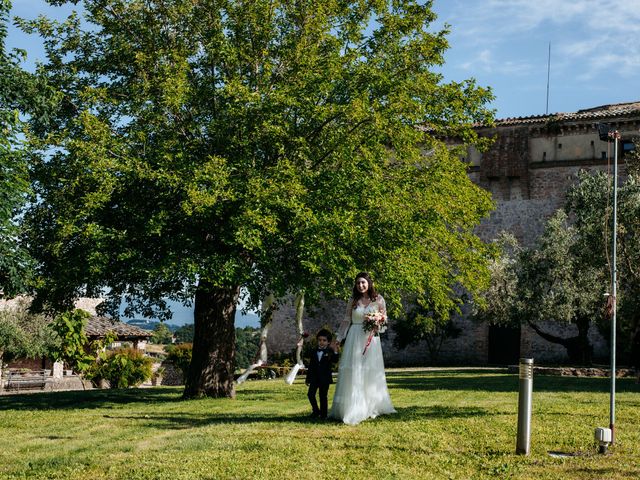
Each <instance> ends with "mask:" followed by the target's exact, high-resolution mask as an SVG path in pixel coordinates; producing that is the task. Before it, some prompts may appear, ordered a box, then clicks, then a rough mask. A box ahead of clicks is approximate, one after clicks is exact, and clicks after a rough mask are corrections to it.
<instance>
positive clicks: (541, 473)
mask: <svg viewBox="0 0 640 480" xmlns="http://www.w3.org/2000/svg"><path fill="white" fill-rule="evenodd" d="M387 379H388V383H389V387H390V390H391V396H392V399H393V401H394V404H395V406H396V409H397V410H398V413H397V414H396V415H390V416H384V417H380V418H377V419H375V420H368V421H366V422H363V423H362V424H360V425H358V426H346V425H343V424H340V423H335V422H320V421H314V420H311V419H309V418H308V413H309V411H310V409H309V406H308V403H307V400H306V387H305V386H304V383H303V382H302V380H301V379H299V380H297V381H296V382H295V383H294V385H292V386H286V385H284V383H283V382H282V381H281V380H264V381H250V382H246V383H245V384H243V385H241V386H240V387H238V393H237V398H236V399H235V400H228V399H203V400H188V401H185V400H181V399H180V396H181V389H179V388H154V389H131V390H120V391H86V392H61V393H39V394H31V395H19V396H4V397H0V478H2V479H27V478H28V479H87V480H89V479H91V480H97V479H127V480H135V479H172V480H173V479H226V478H238V479H246V478H278V479H279V478H285V479H299V478H301V479H306V478H341V479H343V478H407V479H409V478H411V479H415V478H434V479H440V478H442V479H449V478H451V479H483V478H500V479H503V478H517V479H536V480H538V479H557V478H570V479H573V478H575V479H603V478H606V479H622V478H629V479H631V478H633V479H636V478H640V460H638V459H640V428H639V427H640V408H638V407H640V387H639V386H638V385H636V384H635V383H634V381H633V380H632V379H620V380H618V382H617V386H618V394H617V422H616V423H617V425H616V427H617V438H616V446H615V448H613V449H612V450H611V453H610V454H609V455H598V454H596V448H595V445H594V442H593V430H594V428H595V427H598V426H607V425H608V423H609V394H608V388H609V381H608V379H605V378H563V377H543V376H538V377H536V378H535V379H534V396H533V418H532V433H531V450H532V451H531V455H529V456H518V455H515V454H514V451H515V441H516V425H517V390H518V378H517V376H516V375H510V374H506V373H505V372H503V371H499V370H495V371H477V370H466V371H465V370H455V371H454V370H451V371H447V370H443V371H436V370H428V371H425V370H422V371H392V372H389V373H388V374H387ZM332 391H333V389H332V390H331V392H330V394H331V393H332ZM549 452H561V453H564V454H570V455H572V456H570V457H567V458H556V457H553V456H551V455H549Z"/></svg>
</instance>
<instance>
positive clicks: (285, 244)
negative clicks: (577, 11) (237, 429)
mask: <svg viewBox="0 0 640 480" xmlns="http://www.w3.org/2000/svg"><path fill="white" fill-rule="evenodd" d="M50 3H58V4H59V3H63V2H60V1H55V2H54V1H53V0H50ZM82 5H83V7H84V12H85V19H84V21H81V19H80V18H79V16H78V15H77V14H76V15H72V16H71V17H69V19H68V20H67V21H65V22H62V23H57V22H54V21H51V20H47V19H45V18H38V19H36V20H33V21H26V20H23V21H21V25H22V27H23V28H24V29H25V30H26V31H28V32H36V31H37V32H39V33H40V35H42V36H43V37H44V38H45V48H46V51H47V61H46V62H45V63H44V64H43V65H42V66H41V68H40V69H39V72H38V73H39V75H40V76H41V77H42V78H46V79H47V81H48V82H49V83H50V84H51V85H53V86H54V87H55V89H56V91H57V92H60V96H59V103H58V104H57V108H56V109H55V110H54V112H53V114H52V120H51V121H47V122H42V121H39V120H38V119H35V120H34V121H33V123H32V127H33V128H32V134H31V137H30V140H31V142H32V145H33V146H34V148H36V149H38V150H39V151H40V155H39V156H34V157H33V158H32V160H33V173H34V188H35V190H36V192H37V194H38V198H39V201H38V202H37V203H34V204H33V205H32V208H31V210H30V212H29V215H28V217H27V219H28V225H29V232H28V241H29V244H30V245H31V247H32V249H33V253H34V255H36V256H37V258H38V260H39V262H40V270H39V284H38V297H39V298H40V300H41V301H46V302H47V303H48V304H49V305H50V306H52V307H53V308H57V309H63V308H69V307H70V306H71V302H72V300H73V299H74V298H75V297H77V296H79V295H81V294H82V295H96V294H99V293H100V294H102V293H103V292H104V291H105V289H107V290H106V291H107V292H108V296H109V301H108V302H107V303H106V307H107V308H109V309H110V310H111V313H113V314H117V306H119V304H120V301H121V298H122V297H123V296H124V297H126V298H127V301H128V304H129V311H128V312H127V313H133V312H138V313H142V314H145V315H148V316H151V315H155V316H160V317H162V316H163V315H164V316H166V308H165V307H166V305H165V303H164V299H166V298H171V299H175V300H180V301H184V302H189V301H191V300H192V299H194V298H195V338H194V350H193V352H194V353H193V360H192V368H190V373H189V376H190V378H189V379H188V380H187V388H186V392H185V393H186V395H187V396H196V395H202V394H208V395H233V387H232V384H231V383H230V378H232V373H233V372H232V364H233V344H234V342H233V335H234V328H233V314H234V311H235V308H236V304H237V301H238V295H239V292H240V288H241V287H243V288H245V289H246V291H247V292H248V294H249V298H248V304H249V305H250V306H252V307H255V306H257V305H258V303H259V302H260V300H261V299H262V298H264V297H265V296H266V295H267V294H268V293H273V294H275V295H276V296H277V297H282V296H285V295H286V294H289V293H291V292H296V291H300V290H304V291H305V292H306V293H305V294H306V299H307V302H310V303H312V302H313V301H317V299H318V298H320V297H321V296H322V295H329V296H345V295H347V294H348V292H349V291H350V283H351V280H352V278H351V277H353V275H354V274H355V273H356V272H358V271H360V270H363V269H364V270H371V271H372V272H374V275H375V279H376V281H377V283H378V285H379V287H380V289H381V290H382V291H384V292H386V294H387V297H388V298H389V300H390V304H391V306H392V307H393V306H394V305H395V306H396V307H398V306H399V305H400V299H401V296H402V295H404V294H408V295H414V296H415V295H426V296H427V297H428V298H429V304H430V305H432V306H433V308H434V309H435V311H437V312H438V314H440V315H448V312H450V311H451V309H452V307H454V306H455V304H456V297H455V295H452V289H454V288H456V286H461V287H463V288H465V289H467V290H468V291H469V292H471V293H473V292H475V291H477V290H478V288H479V287H480V286H481V285H482V284H483V283H484V282H485V281H486V280H487V279H488V273H487V270H486V265H485V260H486V258H485V257H486V253H487V247H486V246H485V245H484V244H483V243H482V242H481V241H480V240H479V239H478V238H477V236H475V235H474V233H473V229H474V227H475V226H476V225H477V224H478V223H479V221H480V220H481V219H482V218H483V217H484V216H485V215H487V213H488V211H489V210H490V209H491V208H492V203H491V200H490V197H489V195H488V194H487V193H486V192H484V191H482V190H481V189H479V188H478V187H476V186H475V185H473V184H472V183H471V182H470V180H469V179H468V177H467V172H466V165H465V164H464V163H462V162H461V161H460V160H459V159H458V156H457V152H455V151H453V152H452V151H451V150H450V148H448V147H447V146H446V145H445V144H444V143H443V142H442V141H441V140H439V139H440V138H442V137H443V136H447V137H449V138H451V137H457V138H460V139H461V140H462V142H463V143H467V144H468V143H480V141H479V140H478V138H477V136H476V134H475V132H474V130H473V128H472V126H473V125H474V124H476V123H488V122H490V121H491V117H492V112H491V111H490V110H488V109H487V107H486V103H487V102H488V101H489V100H490V99H491V93H490V92H489V91H488V90H487V89H485V88H481V87H479V86H477V85H476V84H475V82H474V81H473V80H468V81H464V82H461V83H456V82H450V83H445V82H444V81H443V78H442V76H441V75H440V74H439V73H436V69H437V67H438V66H440V65H442V64H443V62H444V56H443V55H444V52H445V50H446V48H447V46H448V45H447V40H446V35H447V33H448V32H447V30H446V29H445V30H442V31H434V30H433V29H432V28H431V23H432V22H433V21H434V19H435V15H434V13H433V12H432V11H431V4H430V2H426V3H425V2H418V1H414V0H394V1H383V0H376V1H370V2H361V1H353V2H335V1H334V0H314V1H311V0H302V1H277V0H268V1H267V0H256V1H251V2H243V1H234V0H198V1H194V0H171V1H168V0H85V1H84V2H83V4H82ZM425 152H427V154H425Z"/></svg>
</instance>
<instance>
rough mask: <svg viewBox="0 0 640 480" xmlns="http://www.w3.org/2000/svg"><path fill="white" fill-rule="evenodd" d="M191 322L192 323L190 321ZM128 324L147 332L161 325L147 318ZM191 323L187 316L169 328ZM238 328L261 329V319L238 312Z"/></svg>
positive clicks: (173, 330) (254, 315)
mask: <svg viewBox="0 0 640 480" xmlns="http://www.w3.org/2000/svg"><path fill="white" fill-rule="evenodd" d="M189 320H190V321H189ZM124 321H125V322H126V323H128V324H129V325H135V326H136V327H140V328H144V329H145V330H153V329H154V327H155V326H156V324H158V323H160V322H159V321H158V320H153V319H145V318H132V319H130V320H126V319H124ZM189 323H193V316H191V318H190V319H189V318H188V317H186V316H185V318H182V319H181V323H180V324H179V325H176V324H175V323H167V324H166V325H167V327H168V328H169V330H171V331H172V332H175V331H176V330H178V329H179V328H180V327H181V326H183V325H187V324H189ZM236 327H237V328H244V327H253V328H259V327H260V317H259V316H258V315H256V314H255V313H247V314H245V315H243V314H242V313H241V312H240V310H238V311H236Z"/></svg>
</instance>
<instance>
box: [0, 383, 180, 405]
mask: <svg viewBox="0 0 640 480" xmlns="http://www.w3.org/2000/svg"><path fill="white" fill-rule="evenodd" d="M181 395H182V388H131V389H126V390H125V389H123V390H73V391H65V392H38V393H27V394H15V395H3V396H0V411H2V410H77V409H97V408H110V406H116V405H125V404H135V403H144V404H146V405H149V404H154V403H166V402H176V401H179V400H181Z"/></svg>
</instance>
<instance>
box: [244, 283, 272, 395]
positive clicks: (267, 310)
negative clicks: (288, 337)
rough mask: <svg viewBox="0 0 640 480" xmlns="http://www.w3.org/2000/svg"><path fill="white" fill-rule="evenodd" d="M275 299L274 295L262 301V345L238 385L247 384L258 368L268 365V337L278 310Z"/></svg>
mask: <svg viewBox="0 0 640 480" xmlns="http://www.w3.org/2000/svg"><path fill="white" fill-rule="evenodd" d="M275 301H276V299H275V297H274V296H273V294H271V293H270V294H269V295H267V296H266V297H265V299H264V300H263V301H262V313H261V314H260V323H261V324H262V331H261V332H260V344H259V345H258V352H257V353H256V356H255V358H254V359H253V363H252V364H251V365H249V368H247V369H246V370H245V371H244V373H243V374H242V375H240V376H239V377H238V380H237V381H236V383H237V384H238V385H240V384H242V383H244V382H245V380H246V379H247V378H249V375H251V374H252V373H253V372H254V371H255V369H256V368H258V367H259V366H261V365H264V364H266V363H267V360H268V359H269V355H268V353H269V352H268V351H267V336H268V335H269V329H270V328H271V322H272V321H273V312H274V310H275V308H276V305H275Z"/></svg>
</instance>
